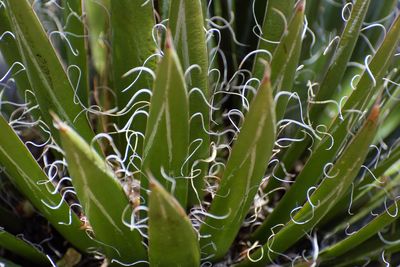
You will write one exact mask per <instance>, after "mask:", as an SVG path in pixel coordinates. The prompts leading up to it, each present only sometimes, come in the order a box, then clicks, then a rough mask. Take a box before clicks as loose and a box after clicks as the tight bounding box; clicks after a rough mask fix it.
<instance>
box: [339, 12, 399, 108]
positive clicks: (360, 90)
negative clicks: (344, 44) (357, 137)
mask: <svg viewBox="0 0 400 267" xmlns="http://www.w3.org/2000/svg"><path fill="white" fill-rule="evenodd" d="M399 40H400V15H397V17H396V19H395V21H394V22H393V24H392V26H391V28H390V30H389V32H388V33H387V34H386V37H385V39H384V40H383V42H382V44H381V45H380V47H379V49H378V50H377V52H376V54H375V55H374V56H373V58H372V60H371V62H370V63H369V64H368V69H367V70H365V71H364V73H363V75H362V76H361V78H360V81H359V82H358V83H357V85H356V89H355V90H354V91H353V92H352V94H351V95H350V97H349V99H348V100H347V101H346V103H345V105H344V107H343V111H342V112H346V111H347V110H354V109H358V110H361V111H364V110H365V109H367V108H368V105H370V104H371V99H373V96H374V95H375V96H376V95H377V93H378V92H377V91H375V90H373V89H374V88H379V87H380V86H381V85H382V84H383V83H384V81H383V78H384V75H385V74H386V72H387V70H388V68H389V66H390V64H391V62H392V61H391V60H390V59H391V58H392V57H393V55H394V54H395V51H396V49H397V46H398V44H399ZM378 94H379V93H378Z"/></svg>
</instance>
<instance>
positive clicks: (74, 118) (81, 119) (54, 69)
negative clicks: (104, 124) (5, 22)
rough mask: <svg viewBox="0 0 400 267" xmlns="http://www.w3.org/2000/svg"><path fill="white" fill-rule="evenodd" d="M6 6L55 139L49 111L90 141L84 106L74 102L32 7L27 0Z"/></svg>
mask: <svg viewBox="0 0 400 267" xmlns="http://www.w3.org/2000/svg"><path fill="white" fill-rule="evenodd" d="M5 3H6V10H7V13H8V15H9V18H10V22H11V24H12V27H13V32H14V34H15V35H16V40H17V43H18V48H19V50H20V53H21V55H22V59H23V63H24V65H25V68H26V71H27V74H28V77H29V81H30V83H31V86H32V90H33V91H34V93H35V95H36V98H37V100H38V104H39V107H40V110H41V112H42V115H43V119H44V121H45V122H46V123H47V125H48V126H49V127H51V128H50V129H51V132H52V134H53V137H54V138H55V139H56V140H57V141H58V140H59V139H58V136H59V134H58V131H57V130H56V129H54V127H52V119H51V116H50V115H49V110H52V111H54V112H56V113H57V114H58V115H59V116H60V117H61V118H62V119H63V120H65V121H68V122H69V123H70V124H71V125H73V127H74V128H75V129H76V131H78V132H79V133H80V134H81V135H82V136H83V137H84V139H85V140H87V141H91V139H92V138H93V136H94V134H93V131H92V129H91V127H90V125H89V122H88V120H87V118H86V116H85V115H84V114H81V112H82V108H81V106H79V105H78V104H75V103H74V101H75V100H74V90H73V87H72V85H71V83H70V81H69V80H68V77H67V74H66V72H65V70H64V69H63V66H62V64H61V62H60V60H59V58H58V56H57V54H56V52H55V50H54V48H53V46H52V44H51V43H50V40H49V38H48V37H47V35H46V32H45V31H44V29H43V27H42V25H41V23H40V21H39V19H38V17H37V16H36V14H35V12H34V11H33V9H32V6H31V4H30V3H29V1H28V0H21V1H13V0H6V1H5ZM79 114H80V115H79ZM78 115H79V116H78Z"/></svg>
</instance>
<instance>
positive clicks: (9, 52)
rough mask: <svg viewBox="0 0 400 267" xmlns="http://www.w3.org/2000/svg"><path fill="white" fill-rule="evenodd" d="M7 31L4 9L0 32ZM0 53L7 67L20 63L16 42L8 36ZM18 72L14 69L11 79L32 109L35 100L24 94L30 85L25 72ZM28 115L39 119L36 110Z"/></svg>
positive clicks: (31, 96) (2, 42)
mask: <svg viewBox="0 0 400 267" xmlns="http://www.w3.org/2000/svg"><path fill="white" fill-rule="evenodd" d="M7 31H8V32H12V29H11V25H10V22H9V19H8V17H7V13H6V10H5V8H0V32H2V33H5V32H7ZM0 51H1V55H2V56H3V58H4V61H5V63H6V64H7V65H8V66H9V67H11V66H12V65H13V64H14V63H15V62H22V59H21V55H20V53H19V50H18V45H17V43H16V40H15V39H14V37H13V36H11V35H10V34H8V35H7V34H5V35H4V36H3V38H2V39H1V40H0ZM19 70H20V69H19V68H18V67H15V68H14V69H13V71H12V74H13V75H12V78H14V80H15V83H16V85H17V90H18V93H19V95H20V97H21V98H24V100H25V101H26V103H27V104H28V107H29V108H32V107H34V106H35V105H37V101H36V98H35V96H34V95H32V94H31V93H28V94H26V90H28V89H30V88H31V85H30V83H29V79H28V76H27V74H26V72H25V71H23V72H19ZM17 72H18V73H17ZM15 74H17V75H15ZM30 114H31V115H32V117H33V118H35V119H37V118H39V117H40V111H39V109H38V108H33V109H31V112H30Z"/></svg>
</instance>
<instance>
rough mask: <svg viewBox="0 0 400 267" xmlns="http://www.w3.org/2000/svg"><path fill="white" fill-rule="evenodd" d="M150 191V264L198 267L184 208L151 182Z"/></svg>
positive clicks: (197, 253) (194, 241)
mask: <svg viewBox="0 0 400 267" xmlns="http://www.w3.org/2000/svg"><path fill="white" fill-rule="evenodd" d="M150 189H151V193H150V197H149V260H150V265H151V266H200V247H199V242H198V240H197V234H196V232H195V231H194V229H193V226H192V224H191V222H190V220H189V218H188V217H187V216H186V214H185V211H184V209H183V208H182V207H181V206H180V204H179V203H178V202H177V201H176V199H175V198H174V197H173V196H171V195H170V194H169V193H168V192H167V191H165V189H164V188H162V186H161V184H159V183H158V182H156V181H154V180H153V181H150ZM166 250H167V251H168V253H166Z"/></svg>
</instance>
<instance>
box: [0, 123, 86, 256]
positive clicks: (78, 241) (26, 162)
mask: <svg viewBox="0 0 400 267" xmlns="http://www.w3.org/2000/svg"><path fill="white" fill-rule="evenodd" d="M0 129H1V131H0V165H2V166H4V168H5V172H6V174H7V175H8V177H9V178H10V179H11V181H12V182H13V183H14V184H15V185H16V186H17V188H18V189H19V191H20V192H21V193H22V194H23V195H25V196H26V198H27V199H29V201H30V202H31V203H32V205H33V206H34V207H35V208H36V209H37V210H38V211H39V212H40V213H41V214H42V215H43V216H44V217H45V218H46V219H47V220H48V221H49V222H50V223H51V224H52V225H53V226H54V228H56V229H57V231H58V232H60V233H61V234H62V235H63V236H64V237H65V238H66V239H67V240H68V241H70V242H71V243H72V244H73V245H74V246H76V247H77V248H79V249H80V250H82V251H86V250H87V249H88V248H89V247H91V246H93V242H92V241H91V240H90V239H89V238H88V236H87V235H86V234H85V232H84V231H82V230H81V229H80V227H81V222H80V221H79V219H78V217H77V216H76V215H75V214H74V213H73V212H72V211H71V210H70V208H69V207H68V205H67V203H66V202H65V201H64V200H63V199H62V198H61V195H60V194H58V193H55V194H52V193H51V192H52V191H54V189H55V188H54V186H53V185H52V183H50V181H49V178H48V177H47V176H46V174H45V173H44V172H43V170H42V169H41V168H40V166H39V164H38V163H37V162H36V160H35V158H34V157H33V156H32V155H31V153H30V152H29V150H28V149H27V148H26V146H25V145H24V144H23V143H22V142H21V140H20V139H19V137H18V136H17V134H16V133H15V132H14V131H13V129H12V128H11V127H10V125H8V123H7V121H6V120H5V119H4V118H3V117H2V116H0ZM45 182H46V184H44V183H45ZM58 205H59V207H58V208H51V207H56V206H58ZM69 214H70V216H71V217H69ZM69 220H71V221H70V225H68V221H69Z"/></svg>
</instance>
